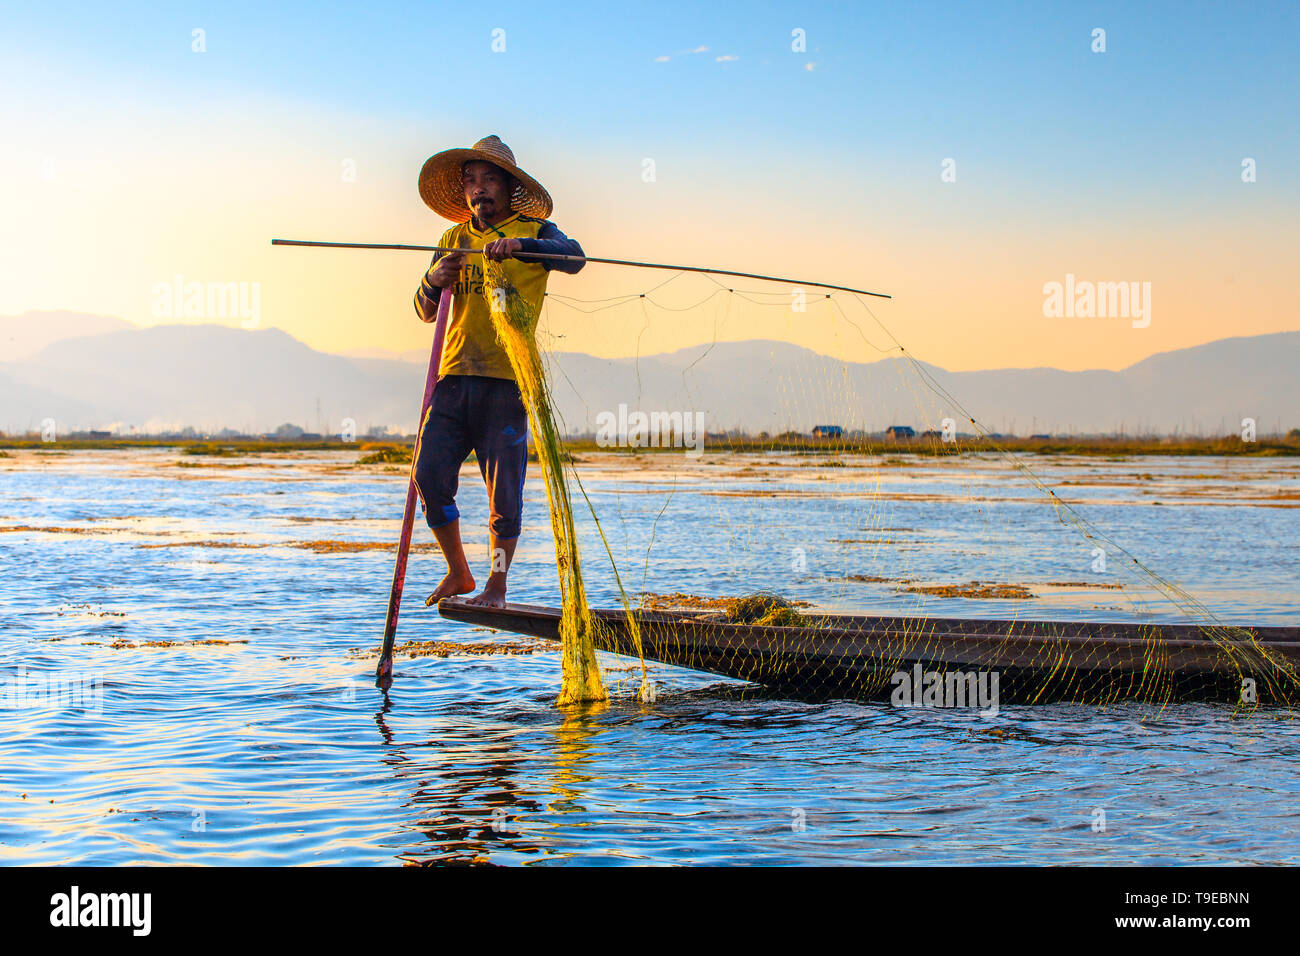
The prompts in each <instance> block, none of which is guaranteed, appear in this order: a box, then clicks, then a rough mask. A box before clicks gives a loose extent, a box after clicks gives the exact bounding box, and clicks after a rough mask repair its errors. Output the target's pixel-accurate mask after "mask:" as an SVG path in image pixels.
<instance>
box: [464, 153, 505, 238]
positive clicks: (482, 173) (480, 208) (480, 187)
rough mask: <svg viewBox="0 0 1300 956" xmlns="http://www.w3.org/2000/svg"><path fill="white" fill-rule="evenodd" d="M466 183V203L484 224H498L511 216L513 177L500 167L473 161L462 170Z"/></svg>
mask: <svg viewBox="0 0 1300 956" xmlns="http://www.w3.org/2000/svg"><path fill="white" fill-rule="evenodd" d="M461 172H462V175H463V178H464V181H465V203H466V205H468V206H469V208H470V209H471V210H472V211H473V213H474V215H476V216H478V218H479V219H481V220H482V221H484V222H496V221H498V220H500V219H504V218H505V217H506V216H508V215H510V192H511V190H512V189H513V188H514V180H513V179H512V177H511V176H510V175H509V174H508V173H507V172H506V171H505V170H503V169H501V168H500V167H499V166H493V165H492V164H491V163H485V162H483V161H482V160H477V159H472V160H470V161H469V162H468V163H466V164H465V165H464V166H463V167H462V169H461Z"/></svg>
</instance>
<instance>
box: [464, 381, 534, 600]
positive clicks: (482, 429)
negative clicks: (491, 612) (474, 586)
mask: <svg viewBox="0 0 1300 956" xmlns="http://www.w3.org/2000/svg"><path fill="white" fill-rule="evenodd" d="M481 381H482V383H483V385H482V392H483V397H482V401H480V402H479V403H478V404H477V408H478V410H479V412H480V417H479V418H478V419H476V421H475V424H474V427H472V428H471V431H472V433H473V435H474V438H475V443H474V454H475V455H476V456H477V457H478V467H479V471H480V472H481V473H482V474H483V481H484V483H486V485H487V490H488V501H489V503H490V504H491V508H492V517H491V519H490V520H489V522H488V532H489V533H488V540H489V542H490V545H491V549H492V551H491V555H490V559H491V571H490V573H489V574H488V579H487V584H486V585H485V586H484V588H483V593H482V594H479V595H478V596H477V597H473V598H470V599H469V601H468V603H470V604H484V605H488V606H489V607H501V606H503V605H504V604H505V603H506V576H507V574H508V573H509V571H510V563H511V562H512V561H513V560H514V556H515V545H516V544H518V543H519V531H520V526H521V524H522V519H523V502H524V475H525V472H526V471H527V469H528V412H527V411H526V410H525V409H524V403H523V400H522V399H521V398H520V397H519V386H518V385H516V384H515V383H514V382H512V381H510V380H508V379H483V380H481Z"/></svg>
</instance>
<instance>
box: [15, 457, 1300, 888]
mask: <svg viewBox="0 0 1300 956" xmlns="http://www.w3.org/2000/svg"><path fill="white" fill-rule="evenodd" d="M11 454H12V457H10V458H6V459H0V526H3V527H0V572H2V575H3V577H2V580H3V584H2V585H0V615H2V620H3V629H2V630H0V678H3V679H6V680H8V681H9V682H10V684H9V686H10V687H11V688H12V687H13V686H15V682H16V681H17V680H18V678H19V675H20V674H21V675H23V676H25V677H26V678H27V679H28V681H29V682H31V681H35V680H45V679H46V678H48V677H52V676H62V677H64V678H67V677H70V676H71V677H77V676H84V677H86V678H87V679H90V680H93V679H98V680H100V681H102V685H94V684H92V685H90V686H92V687H94V686H102V698H95V697H94V694H93V692H92V693H91V695H90V697H89V698H87V699H83V700H80V701H70V700H59V699H57V697H55V698H51V696H50V695H48V694H46V695H45V696H42V695H41V694H40V693H36V692H33V691H31V689H30V687H31V686H33V685H31V684H30V683H29V690H28V692H27V694H26V697H25V698H24V700H23V706H21V707H17V708H15V707H10V708H9V709H3V710H0V859H2V860H3V861H4V862H7V863H82V864H96V865H102V864H118V863H135V862H163V863H167V862H175V863H215V864H221V863H243V864H291V863H292V864H298V863H303V864H310V863H321V864H329V863H333V864H339V863H346V864H390V865H391V864H399V863H402V862H407V861H486V862H492V863H505V864H519V863H559V864H563V863H578V864H589V863H657V864H671V863H1065V862H1079V863H1084V862H1092V863H1167V862H1197V863H1243V862H1292V863H1294V862H1298V861H1300V849H1298V848H1297V847H1298V844H1300V781H1298V779H1297V767H1298V766H1300V764H1298V763H1297V757H1298V756H1300V727H1298V726H1297V723H1296V721H1295V720H1293V719H1291V717H1290V716H1289V715H1286V714H1276V713H1274V714H1263V715H1256V716H1253V717H1244V716H1234V715H1233V713H1232V711H1231V709H1230V708H1221V707H1213V706H1183V707H1176V708H1167V709H1165V710H1164V711H1163V712H1159V711H1157V710H1156V709H1155V708H1151V707H1146V706H1139V705H1125V706H1118V707H1110V708H1107V709H1099V708H1085V707H1077V706H1069V707H1065V706H1055V707H1037V708H1021V709H1008V708H1004V709H1003V710H1002V711H1001V713H999V714H998V715H997V716H996V717H991V718H990V717H981V716H979V715H978V714H975V713H971V712H966V711H941V710H899V709H893V708H891V707H889V706H888V705H879V704H858V703H833V704H824V705H809V704H802V703H794V702H789V701H783V700H778V699H770V698H765V697H763V696H761V695H754V694H752V693H748V692H745V691H744V689H743V688H742V687H741V685H737V684H733V683H727V682H719V681H717V680H715V679H713V678H709V677H707V676H702V675H696V674H691V673H688V672H684V671H675V670H669V669H664V668H657V669H654V670H653V671H652V677H653V678H654V680H655V682H656V686H657V689H658V695H657V699H656V701H655V702H654V703H653V704H649V705H642V704H639V703H637V702H636V701H635V699H634V697H633V693H632V692H633V690H634V689H635V687H636V684H637V680H638V675H637V674H636V672H635V671H634V670H630V669H627V668H628V665H629V664H632V663H634V662H629V661H627V660H625V659H620V658H615V657H607V658H605V659H604V662H605V663H606V664H607V665H608V666H609V667H610V668H611V670H610V671H609V673H608V674H607V680H608V681H609V683H610V684H611V685H612V687H613V699H612V701H611V703H610V705H609V706H608V707H605V708H603V709H600V710H591V711H587V712H580V713H564V712H561V711H559V710H557V709H556V708H555V707H554V705H553V701H554V698H555V694H556V690H557V685H558V668H559V662H558V655H557V654H555V653H553V652H549V651H548V652H545V653H537V654H531V655H517V656H481V655H472V654H464V655H460V654H457V655H453V656H451V657H448V658H436V657H422V658H417V659H407V658H404V657H403V658H399V659H398V661H397V679H396V683H395V686H394V689H393V691H392V694H391V697H390V699H389V701H388V702H385V701H384V699H383V697H382V695H380V693H379V692H378V691H376V690H375V689H374V688H373V686H372V675H373V670H374V660H373V658H369V657H367V656H365V651H366V650H368V649H370V648H372V647H374V646H375V645H376V644H377V643H378V637H379V634H380V630H381V626H382V616H383V610H384V602H385V599H386V595H387V588H388V581H389V578H390V576H391V568H392V557H391V553H390V552H387V551H384V550H377V549H370V550H352V551H340V550H339V546H338V544H337V542H353V543H357V542H370V543H383V542H391V541H394V540H396V537H397V525H398V522H397V518H398V517H399V516H400V506H401V501H402V495H403V493H404V483H405V475H404V473H403V472H401V471H399V470H391V471H384V470H382V469H375V468H354V467H351V465H350V462H351V460H352V459H353V458H354V457H355V454H338V455H332V454H326V455H321V454H315V455H298V456H280V457H267V458H263V459H187V458H186V457H185V456H181V455H178V454H177V453H176V452H174V451H170V450H162V451H157V452H147V453H129V454H128V453H113V452H104V453H99V452H95V453H88V452H77V453H70V454H55V455H38V454H34V453H32V452H27V451H24V452H13V453H11ZM182 463H183V465H185V466H192V467H183V466H182ZM858 464H868V463H862V462H859V463H858ZM869 465H870V467H850V468H844V467H834V466H831V465H828V464H827V463H825V462H822V461H818V460H801V459H795V458H775V457H773V456H751V457H745V458H740V457H735V456H711V455H710V456H705V458H703V459H701V460H699V461H694V462H692V461H688V460H685V459H683V458H681V457H680V456H673V457H671V459H670V458H669V456H647V457H645V458H643V459H642V461H641V463H640V464H637V465H619V466H616V465H615V464H613V459H608V458H601V459H593V460H591V461H588V462H585V463H584V465H583V466H582V468H583V470H582V474H583V476H584V481H585V485H586V488H587V491H588V493H589V494H590V495H591V498H592V501H593V503H594V504H595V507H596V508H597V510H598V512H599V514H600V515H601V518H602V523H603V525H604V528H605V531H606V534H607V535H608V537H609V539H610V544H611V547H612V548H613V549H614V551H615V555H616V558H617V559H618V562H619V566H620V569H621V570H622V572H623V574H624V580H625V583H627V584H628V585H629V587H633V588H636V589H640V588H642V587H644V588H647V589H649V590H652V591H657V592H669V591H686V592H691V593H695V594H710V595H717V594H736V593H743V592H746V591H752V590H754V589H757V588H772V589H776V590H778V591H780V592H781V593H783V594H786V595H788V596H791V597H797V598H801V599H804V600H808V601H810V602H813V603H814V604H816V605H818V606H822V607H826V608H834V609H840V610H859V611H872V612H875V611H880V612H887V611H908V612H917V611H920V612H924V613H949V614H954V615H984V616H1009V615H1013V614H1014V615H1021V616H1025V615H1034V616H1046V617H1081V616H1088V617H1093V616H1097V615H1103V616H1111V617H1116V618H1132V617H1134V616H1135V615H1154V616H1159V617H1168V618H1170V619H1176V616H1175V615H1173V614H1172V613H1171V610H1170V608H1169V606H1168V605H1167V604H1164V603H1162V602H1161V601H1159V600H1157V599H1156V598H1157V595H1156V594H1155V593H1154V592H1152V591H1150V590H1149V589H1148V590H1144V589H1143V588H1142V587H1141V586H1140V585H1141V582H1140V581H1139V580H1137V579H1134V578H1132V577H1131V576H1126V574H1125V573H1124V571H1123V569H1124V567H1125V565H1124V562H1123V560H1122V559H1121V558H1120V557H1119V556H1118V552H1117V551H1115V550H1113V549H1112V545H1111V544H1107V545H1106V547H1105V548H1104V549H1103V550H1104V551H1105V552H1106V555H1104V556H1103V559H1105V560H1108V561H1109V564H1107V565H1106V568H1105V570H1104V571H1103V570H1099V566H1098V557H1097V555H1096V554H1095V553H1094V551H1093V548H1094V547H1095V546H1096V545H1095V542H1088V541H1085V540H1084V539H1082V538H1079V537H1077V536H1075V535H1074V534H1072V533H1071V532H1069V531H1068V529H1066V528H1065V527H1064V526H1063V525H1062V523H1061V521H1060V520H1059V517H1058V514H1057V511H1056V509H1054V508H1053V507H1052V506H1051V505H1050V504H1044V503H1043V501H1042V497H1041V496H1040V495H1039V494H1038V493H1037V492H1034V491H1033V490H1032V489H1028V488H1027V486H1025V485H1024V483H1023V482H1021V481H1019V480H1017V479H1016V478H1015V477H1014V476H1013V475H1012V474H1011V473H1010V472H1009V471H1008V470H1007V469H1006V468H1004V467H1003V466H1002V465H1000V464H998V463H996V462H992V461H980V460H972V459H965V460H963V461H962V462H960V463H957V464H951V463H949V464H945V465H941V466H940V465H933V464H928V465H927V464H919V465H918V464H916V463H911V464H906V463H905V464H897V463H890V462H883V463H882V462H879V461H874V462H871V463H869ZM1035 467H1038V468H1040V470H1041V472H1042V473H1043V475H1044V477H1045V478H1046V479H1047V480H1048V481H1049V483H1051V484H1052V485H1053V486H1054V487H1057V488H1058V491H1059V492H1060V493H1061V494H1062V495H1063V496H1064V497H1065V498H1067V499H1068V500H1071V501H1076V502H1079V503H1080V504H1079V507H1080V509H1081V510H1082V512H1083V513H1084V514H1086V515H1088V516H1090V517H1092V518H1093V519H1094V520H1095V521H1096V522H1097V523H1098V524H1099V525H1101V526H1102V527H1104V528H1105V529H1106V530H1108V531H1109V532H1110V533H1111V535H1112V537H1113V542H1114V544H1115V545H1120V546H1123V547H1126V548H1128V549H1130V550H1131V551H1133V553H1135V554H1137V555H1139V556H1140V557H1142V558H1143V559H1144V560H1147V561H1149V562H1150V563H1151V564H1152V565H1153V566H1154V567H1156V568H1157V569H1158V570H1160V571H1162V572H1164V573H1166V574H1168V575H1170V576H1172V577H1173V578H1174V579H1175V580H1177V581H1178V582H1179V583H1180V584H1182V585H1183V586H1185V587H1187V588H1188V589H1189V590H1190V591H1192V592H1193V593H1195V594H1196V596H1197V597H1198V598H1200V599H1201V600H1202V601H1204V602H1205V603H1206V604H1207V605H1208V606H1209V607H1210V608H1211V609H1212V610H1213V611H1214V612H1215V613H1217V614H1220V615H1222V616H1223V617H1224V618H1225V619H1229V620H1236V621H1243V622H1254V623H1271V624H1296V623H1300V554H1298V553H1297V548H1296V546H1295V542H1296V541H1297V540H1300V509H1298V508H1297V505H1300V465H1297V464H1292V463H1288V462H1285V461H1281V462H1279V461H1256V462H1232V461H1225V460H1219V459H1199V460H1156V459H1133V460H1128V461H1116V462H1105V461H1092V460H1079V459H1075V460H1061V461H1057V462H1053V463H1038V464H1036V465H1035ZM530 480H531V481H532V484H531V486H530V490H531V495H530V500H529V502H528V505H527V513H526V531H525V534H526V535H527V537H526V538H525V539H524V541H523V543H522V544H521V546H520V551H519V555H518V557H517V563H516V566H515V569H514V571H513V572H512V583H511V588H512V590H511V596H512V598H513V599H514V600H518V601H525V602H533V603H546V604H552V603H554V601H555V569H554V556H553V552H550V547H551V545H550V541H549V537H548V536H547V534H546V532H545V530H544V529H545V528H546V515H545V510H544V509H545V505H544V502H543V501H542V500H541V497H540V495H541V488H540V483H539V482H538V481H537V476H536V474H535V473H534V474H532V475H531V476H530ZM462 499H463V500H462V507H463V511H464V524H465V527H466V531H467V545H468V547H469V549H470V553H471V555H482V554H483V553H484V552H485V550H486V544H485V541H484V538H483V532H482V531H481V530H480V529H481V526H482V523H483V519H484V511H485V502H484V495H483V491H482V487H481V484H480V483H479V480H478V475H477V471H476V469H474V468H473V467H470V468H467V469H466V470H465V472H464V475H463V479H462ZM15 526H34V527H38V528H52V529H55V530H53V531H20V530H12V529H13V528H14V527H15ZM4 528H8V529H10V530H4ZM585 530H586V542H585V543H586V550H585V552H584V553H585V555H586V558H587V564H588V569H589V579H590V583H591V590H592V595H593V597H592V600H593V603H594V604H598V605H609V604H611V603H613V601H614V592H613V591H612V589H611V587H612V579H611V577H610V575H609V574H608V571H607V568H608V564H607V562H606V561H605V560H604V559H603V557H602V555H601V551H600V548H599V542H598V540H597V539H595V538H593V537H592V526H591V523H590V522H589V521H588V522H587V524H586V529H585ZM430 539H431V535H429V533H428V531H427V529H425V528H423V527H422V526H421V527H418V528H417V540H418V541H421V542H429V541H430ZM320 541H324V542H333V544H328V545H318V546H316V548H315V549H313V548H311V547H301V546H295V545H303V544H305V543H307V542H320ZM231 545H238V546H237V547H232V546H231ZM322 551H323V552H324V553H321V552H322ZM440 563H441V558H440V556H439V555H438V554H436V553H431V552H428V551H425V552H421V553H418V554H416V555H414V556H413V558H412V563H411V569H410V576H409V578H408V582H409V584H408V589H407V601H406V604H405V607H404V608H403V620H402V627H401V631H400V633H399V636H400V637H402V638H405V639H413V640H435V639H436V640H447V641H466V642H483V641H504V642H512V643H520V642H521V639H519V638H516V637H514V636H512V635H508V634H492V633H490V632H485V631H482V630H476V629H473V628H470V627H467V626H464V625H457V624H453V623H450V622H446V621H443V620H442V619H440V618H439V617H438V616H437V614H436V612H434V611H429V610H426V609H425V608H424V607H423V597H424V595H425V594H426V593H427V591H428V590H429V588H430V587H431V585H432V584H433V583H435V582H436V580H437V579H438V577H440V575H441V570H440ZM476 563H477V564H478V565H480V566H481V565H482V564H483V563H484V561H482V560H479V561H477V562H476ZM847 575H859V576H867V577H872V578H884V579H886V580H884V581H854V580H851V579H849V578H847V577H846V576H847ZM972 580H975V581H981V582H986V583H988V582H998V583H1013V584H1020V585H1023V586H1025V587H1028V588H1029V589H1030V591H1032V592H1033V593H1034V594H1035V597H1034V598H1033V599H1029V600H1024V601H1015V602H1009V601H1004V600H1003V601H995V600H971V599H961V598H948V599H943V598H935V597H929V596H926V595H924V594H918V593H915V592H914V591H907V590H904V588H905V587H907V586H909V584H928V583H962V582H968V581H972ZM1115 583H1119V584H1123V585H1125V586H1124V587H1122V588H1113V587H1111V588H1105V587H1099V586H1098V585H1102V584H1115ZM163 641H174V642H182V644H181V646H142V642H163ZM201 641H218V642H229V643H195V642H201ZM115 642H117V643H119V644H127V645H134V646H118V647H114V646H113V644H114V643H115ZM353 649H361V653H360V654H357V653H352V651H353ZM78 704H80V706H79V705H78Z"/></svg>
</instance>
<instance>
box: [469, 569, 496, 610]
mask: <svg viewBox="0 0 1300 956" xmlns="http://www.w3.org/2000/svg"><path fill="white" fill-rule="evenodd" d="M495 577H496V575H495V574H494V575H492V576H491V577H489V578H488V583H487V587H485V588H484V589H483V593H482V594H478V595H476V596H474V597H472V598H466V600H465V603H466V604H477V605H478V606H479V607H505V606H506V582H505V581H494V580H492V578H495Z"/></svg>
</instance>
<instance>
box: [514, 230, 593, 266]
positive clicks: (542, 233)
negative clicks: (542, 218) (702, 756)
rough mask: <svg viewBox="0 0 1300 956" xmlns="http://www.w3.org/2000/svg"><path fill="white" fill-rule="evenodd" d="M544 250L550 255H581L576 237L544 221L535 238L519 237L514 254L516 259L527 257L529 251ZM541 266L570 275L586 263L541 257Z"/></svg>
mask: <svg viewBox="0 0 1300 956" xmlns="http://www.w3.org/2000/svg"><path fill="white" fill-rule="evenodd" d="M538 252H545V253H550V254H552V255H561V256H581V255H583V252H582V246H580V245H578V241H577V240H576V239H570V238H569V237H568V236H566V235H565V234H564V233H562V232H560V229H559V227H558V226H557V225H555V223H553V222H549V221H548V222H545V223H543V224H542V228H541V229H539V230H538V231H537V238H536V239H520V240H519V251H518V252H517V253H516V254H515V258H516V259H527V258H529V253H538ZM541 263H542V266H543V267H544V268H546V269H548V270H550V269H554V270H557V271H559V272H567V273H569V274H570V275H572V274H573V273H575V272H579V271H581V269H582V267H583V266H585V265H586V263H585V262H571V261H569V260H566V259H542V260H541Z"/></svg>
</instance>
